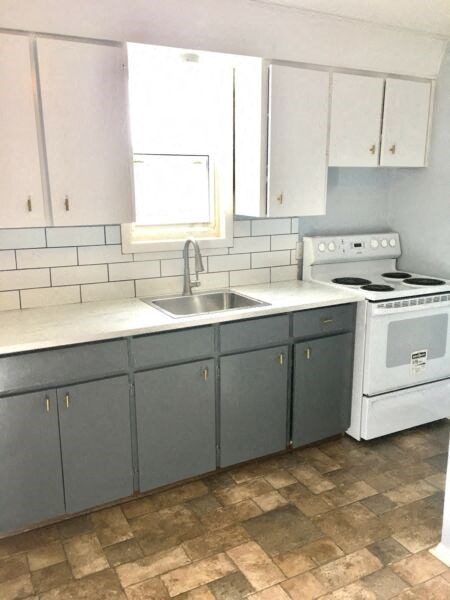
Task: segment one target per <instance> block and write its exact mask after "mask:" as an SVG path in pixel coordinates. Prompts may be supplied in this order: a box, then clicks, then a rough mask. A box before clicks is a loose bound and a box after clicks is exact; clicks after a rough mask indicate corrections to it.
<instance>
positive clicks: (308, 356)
mask: <svg viewBox="0 0 450 600" xmlns="http://www.w3.org/2000/svg"><path fill="white" fill-rule="evenodd" d="M305 356H306V360H310V358H311V348H309V347H308V348H306V350H305Z"/></svg>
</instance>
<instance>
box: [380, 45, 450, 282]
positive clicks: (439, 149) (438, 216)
mask: <svg viewBox="0 0 450 600" xmlns="http://www.w3.org/2000/svg"><path fill="white" fill-rule="evenodd" d="M392 175H393V177H392V185H391V187H390V190H389V224H390V225H391V227H392V229H394V230H398V231H399V232H400V236H401V240H402V244H403V257H402V259H401V261H400V266H401V268H403V269H411V270H415V271H416V272H418V273H426V274H430V275H435V276H441V277H447V278H449V279H450V51H448V52H447V54H446V56H445V58H444V61H443V63H442V69H441V73H440V77H439V80H438V85H437V90H436V101H435V106H434V119H433V132H432V144H431V157H430V166H429V168H427V169H396V170H395V171H393V173H392Z"/></svg>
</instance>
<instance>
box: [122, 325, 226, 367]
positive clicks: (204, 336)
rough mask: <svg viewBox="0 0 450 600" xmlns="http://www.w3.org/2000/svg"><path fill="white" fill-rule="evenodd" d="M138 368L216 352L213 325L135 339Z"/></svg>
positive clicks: (134, 347)
mask: <svg viewBox="0 0 450 600" xmlns="http://www.w3.org/2000/svg"><path fill="white" fill-rule="evenodd" d="M132 344H133V356H134V365H135V368H136V369H142V368H144V367H154V366H159V365H164V364H169V363H175V362H180V361H188V360H191V359H194V358H199V357H203V356H210V355H211V354H212V353H213V352H214V330H213V328H212V327H196V328H194V329H184V330H181V331H171V332H169V333H155V334H153V335H146V336H142V337H137V338H134V339H133V342H132Z"/></svg>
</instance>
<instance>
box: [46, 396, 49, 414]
mask: <svg viewBox="0 0 450 600" xmlns="http://www.w3.org/2000/svg"><path fill="white" fill-rule="evenodd" d="M45 412H50V398H49V397H48V396H46V397H45Z"/></svg>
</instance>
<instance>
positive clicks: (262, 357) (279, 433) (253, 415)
mask: <svg viewBox="0 0 450 600" xmlns="http://www.w3.org/2000/svg"><path fill="white" fill-rule="evenodd" d="M287 357H288V348H287V346H280V347H278V348H270V349H268V350H257V351H255V352H247V353H243V354H234V355H232V356H225V357H223V358H221V359H220V466H221V467H227V466H228V465H233V464H236V463H239V462H243V461H246V460H251V459H253V458H257V457H259V456H265V455H267V454H273V453H274V452H278V451H280V450H283V449H284V448H286V445H287V430H286V427H287V426H286V422H287V384H288V368H287Z"/></svg>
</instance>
